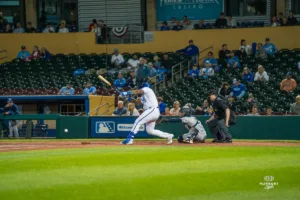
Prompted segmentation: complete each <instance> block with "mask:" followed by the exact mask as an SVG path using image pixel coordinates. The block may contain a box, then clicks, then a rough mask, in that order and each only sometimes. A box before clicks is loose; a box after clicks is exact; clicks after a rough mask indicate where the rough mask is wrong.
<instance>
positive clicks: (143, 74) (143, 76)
mask: <svg viewBox="0 0 300 200" xmlns="http://www.w3.org/2000/svg"><path fill="white" fill-rule="evenodd" d="M149 73H150V72H149V68H148V66H147V64H145V59H144V58H142V57H141V58H140V64H139V65H138V68H137V70H136V85H137V87H140V86H141V85H142V83H143V82H144V81H145V80H147V79H148V77H149Z"/></svg>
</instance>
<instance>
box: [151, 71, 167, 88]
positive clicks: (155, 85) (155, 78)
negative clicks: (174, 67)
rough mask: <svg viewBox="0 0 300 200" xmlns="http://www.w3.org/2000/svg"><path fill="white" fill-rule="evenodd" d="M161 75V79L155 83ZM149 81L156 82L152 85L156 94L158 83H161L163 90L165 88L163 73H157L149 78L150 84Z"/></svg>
mask: <svg viewBox="0 0 300 200" xmlns="http://www.w3.org/2000/svg"><path fill="white" fill-rule="evenodd" d="M161 75H163V76H162V77H163V79H162V80H161V81H157V78H158V77H160V76H161ZM151 80H156V81H155V83H154V84H153V85H154V92H155V93H156V92H157V85H159V84H160V83H163V86H164V88H166V81H165V80H166V79H165V75H164V73H163V72H162V73H159V74H157V75H155V76H153V77H151V78H149V82H150V83H151Z"/></svg>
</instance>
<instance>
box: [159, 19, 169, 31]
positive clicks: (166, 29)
mask: <svg viewBox="0 0 300 200" xmlns="http://www.w3.org/2000/svg"><path fill="white" fill-rule="evenodd" d="M160 30H161V31H169V30H170V27H169V26H168V22H166V21H163V22H162V23H161V27H160Z"/></svg>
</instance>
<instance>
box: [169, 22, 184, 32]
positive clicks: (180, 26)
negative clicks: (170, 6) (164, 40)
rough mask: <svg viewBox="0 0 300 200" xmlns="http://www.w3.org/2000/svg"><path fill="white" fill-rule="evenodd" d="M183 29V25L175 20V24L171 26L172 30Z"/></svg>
mask: <svg viewBox="0 0 300 200" xmlns="http://www.w3.org/2000/svg"><path fill="white" fill-rule="evenodd" d="M182 29H183V26H182V25H181V24H180V22H179V21H176V24H175V25H174V26H173V28H172V30H173V31H181V30H182Z"/></svg>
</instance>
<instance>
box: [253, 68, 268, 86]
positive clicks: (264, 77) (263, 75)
mask: <svg viewBox="0 0 300 200" xmlns="http://www.w3.org/2000/svg"><path fill="white" fill-rule="evenodd" d="M254 81H261V82H266V81H269V75H268V73H267V72H266V71H265V69H264V67H263V66H262V65H259V66H258V67H257V72H256V73H255V77H254Z"/></svg>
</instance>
